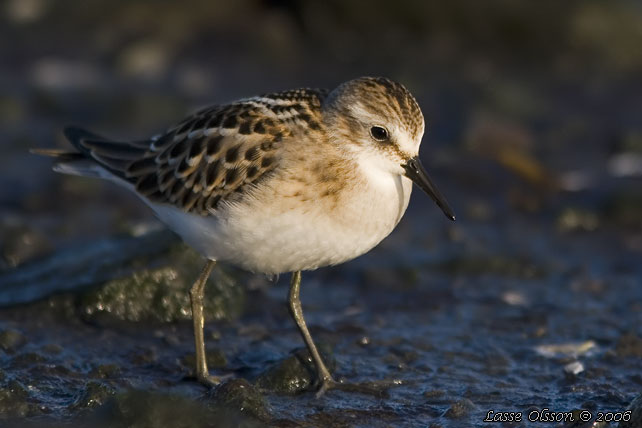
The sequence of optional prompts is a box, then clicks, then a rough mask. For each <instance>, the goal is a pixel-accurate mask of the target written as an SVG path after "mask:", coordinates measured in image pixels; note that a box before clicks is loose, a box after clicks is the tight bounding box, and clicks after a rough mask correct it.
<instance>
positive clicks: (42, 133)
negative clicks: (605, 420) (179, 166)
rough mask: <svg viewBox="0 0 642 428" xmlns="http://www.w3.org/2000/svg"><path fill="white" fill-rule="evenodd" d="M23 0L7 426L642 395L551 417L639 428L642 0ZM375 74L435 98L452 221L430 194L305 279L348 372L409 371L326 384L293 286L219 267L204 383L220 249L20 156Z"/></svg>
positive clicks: (1, 364) (1, 191) (428, 110)
mask: <svg viewBox="0 0 642 428" xmlns="http://www.w3.org/2000/svg"><path fill="white" fill-rule="evenodd" d="M27 3H28V4H31V5H32V6H31V7H32V8H34V9H29V8H27V9H20V7H19V5H20V4H22V2H19V1H9V2H8V3H7V4H8V6H7V7H6V9H5V10H4V13H5V14H6V17H5V18H3V19H5V20H6V21H7V22H6V23H7V25H3V26H2V29H1V30H0V32H2V35H3V37H0V48H2V50H3V58H11V59H12V60H11V61H9V63H8V64H5V65H4V66H3V67H2V68H0V88H2V91H0V124H1V125H2V126H0V144H2V146H1V148H2V156H0V426H2V427H4V426H8V427H13V426H18V427H24V426H27V427H29V426H34V427H36V426H38V427H39V426H92V427H95V426H97V427H116V426H141V427H147V426H149V427H152V426H167V427H194V426H203V427H206V426H214V427H221V426H230V427H231V426H244V427H245V426H247V427H255V426H256V427H259V426H276V427H313V426H314V427H317V426H321V427H325V426H332V427H434V428H436V427H449V428H450V427H453V428H455V427H456V428H460V427H469V426H471V427H481V426H490V425H491V424H490V423H487V422H484V418H485V417H486V416H487V415H488V412H489V411H491V410H492V411H493V412H494V414H497V413H498V412H519V413H520V414H521V415H522V417H523V419H524V421H523V422H516V423H504V424H499V425H498V426H511V427H527V426H538V425H537V424H535V423H532V422H528V421H526V419H527V417H528V415H529V414H531V413H532V412H533V411H537V410H541V409H544V408H548V409H550V410H551V411H554V412H572V411H574V410H577V411H579V410H580V409H584V410H587V411H589V412H590V414H591V416H592V417H593V419H595V417H597V415H598V412H623V411H625V409H626V408H627V407H628V406H631V408H632V415H633V416H632V418H633V419H632V421H633V422H634V424H629V425H626V424H624V423H621V424H619V425H618V423H617V422H616V423H611V424H610V425H605V424H599V423H596V424H592V425H591V423H585V424H581V423H579V424H575V425H572V424H570V423H566V424H562V423H546V422H541V423H540V424H539V425H540V426H564V427H571V426H573V427H581V428H585V427H589V426H592V427H594V428H597V427H604V426H619V427H629V428H630V427H640V426H642V404H641V403H640V401H641V399H640V398H637V401H635V400H636V397H640V391H641V388H642V264H641V263H640V260H641V259H642V221H641V219H642V191H641V189H642V186H641V184H642V163H641V162H640V154H641V153H642V125H641V124H640V122H639V105H640V99H642V88H640V85H639V73H640V71H641V70H642V59H641V58H642V57H640V50H639V46H640V43H642V42H635V40H636V39H635V37H636V34H639V31H637V29H638V28H640V25H639V23H640V22H642V15H640V14H639V12H640V11H639V8H637V7H636V6H634V4H635V3H634V2H610V3H609V6H610V7H609V8H603V7H602V6H601V4H600V3H598V2H584V3H582V2H568V3H565V4H564V5H563V6H561V3H557V2H552V3H551V4H555V7H551V6H547V7H542V8H540V7H539V5H540V4H542V3H538V6H537V8H535V9H536V10H535V9H533V8H534V6H531V3H529V2H513V5H514V6H512V7H511V8H508V7H506V4H505V3H501V7H498V8H495V9H493V8H492V7H490V8H482V9H484V10H481V9H479V7H480V6H477V3H476V2H473V1H465V0H464V1H460V2H451V3H452V5H453V6H443V5H445V3H443V4H442V6H439V5H440V4H441V3H434V4H433V3H425V4H426V6H425V9H422V8H419V9H416V8H417V7H418V6H417V5H414V6H413V5H411V4H410V3H404V2H394V4H393V3H390V5H393V6H390V5H383V4H377V8H381V11H380V12H379V13H376V12H377V10H379V9H377V8H373V9H372V10H370V11H363V10H362V9H359V8H357V9H358V10H355V9H353V8H352V6H350V5H349V4H346V5H345V6H344V9H341V10H339V9H340V8H335V9H336V10H334V12H332V11H330V12H328V11H325V12H321V11H320V10H317V9H315V6H314V5H313V3H311V2H301V3H300V4H299V3H296V4H295V3H291V4H290V3H289V2H253V3H251V4H250V3H243V4H241V5H240V6H238V8H237V9H233V8H230V9H228V8H223V7H219V8H211V7H210V6H211V5H210V3H211V2H209V1H207V2H203V4H201V2H200V1H199V0H194V1H193V2H191V3H190V5H192V6H194V7H187V8H181V9H176V6H174V5H172V3H171V2H158V4H157V10H155V11H154V13H153V14H149V13H146V12H145V10H146V9H145V7H147V6H144V5H143V6H141V4H142V3H139V2H135V1H128V2H102V1H97V2H96V5H97V6H96V7H91V8H88V9H87V8H86V9H83V10H80V9H78V10H76V9H75V8H71V7H69V6H65V5H63V4H62V3H61V4H60V5H54V3H51V2H41V1H38V0H36V1H31V2H24V4H27ZM286 3H287V4H286ZM451 3H448V4H449V5H450V4H451ZM199 5H200V6H199ZM203 5H205V6H207V7H205V6H203ZM98 6H100V7H98ZM219 6H220V5H219ZM38 7H41V8H42V9H38ZM389 7H392V8H393V9H394V10H388V9H387V8H389ZM89 9H91V10H89ZM333 13H334V14H337V16H334V15H332V14H333ZM30 14H31V15H30ZM39 14H40V15H39ZM177 14H178V15H177ZM327 14H330V15H327ZM341 14H344V15H341ZM196 15H199V16H196ZM339 15H341V16H339ZM418 16H421V17H422V22H418V21H417V17H418ZM317 17H320V18H318V19H321V20H323V19H325V18H328V19H327V22H325V21H324V22H323V25H319V22H320V21H319V22H317V21H316V19H317ZM333 17H334V18H336V19H334V21H333V20H331V19H329V18H333ZM197 18H198V19H197ZM424 18H425V19H424ZM351 20H353V21H354V23H355V25H354V26H353V25H352V24H350V25H344V24H342V22H344V23H345V22H352V21H351ZM255 21H256V22H255ZM423 21H426V22H425V23H424V22H423ZM3 22H4V21H3ZM181 22H182V23H183V24H180V23H181ZM248 22H249V23H250V24H251V25H249V24H248ZM479 22H484V23H486V24H487V25H486V26H482V27H480V26H479V25H477V23H479ZM594 22H598V23H600V25H592V24H591V25H587V23H589V24H590V23H594ZM506 23H509V24H510V25H505V24H506ZM63 24H64V25H63ZM179 24H180V25H179ZM254 24H256V25H254ZM248 25H249V27H252V28H249V27H248ZM389 26H390V27H389ZM353 27H354V28H353ZM355 28H356V29H355ZM383 28H388V29H389V30H390V31H383V30H382V29H383ZM435 28H436V29H441V30H440V31H442V33H435V32H434V31H436V30H434V29H435ZM511 29H512V30H511ZM542 29H546V31H542ZM170 30H171V31H170ZM636 31H637V32H636ZM503 32H506V33H505V34H504V33H503ZM384 36H385V37H384ZM520 40H521V42H520ZM15 41H19V42H15ZM516 43H518V44H519V49H516V48H515V46H516ZM221 58H225V61H221ZM329 64H331V65H332V67H330V68H332V70H331V71H327V70H328V68H329ZM326 71H327V72H326ZM362 74H384V75H389V76H391V77H393V78H396V79H398V80H400V81H402V82H403V83H404V84H406V85H408V86H409V87H410V88H411V89H412V91H413V93H414V94H415V95H416V96H417V98H418V100H419V103H420V104H421V106H422V108H423V110H424V114H425V116H426V119H427V124H428V126H427V133H426V137H425V140H424V143H423V145H422V150H421V155H422V158H423V161H424V164H425V165H426V167H427V169H428V170H429V172H430V173H431V176H432V177H433V179H434V180H435V182H436V183H437V184H438V185H439V187H440V189H441V190H442V193H444V194H445V195H446V196H447V197H448V199H449V201H450V203H451V205H453V207H454V208H455V210H456V212H457V214H458V220H457V222H456V223H451V222H449V221H448V220H446V219H444V218H443V215H442V214H441V213H440V212H439V210H438V209H437V208H436V207H435V206H434V204H433V203H432V202H431V201H430V200H429V199H428V198H427V197H426V196H425V195H423V194H421V193H420V192H419V191H416V192H415V194H414V195H413V197H412V200H411V205H410V208H409V210H408V213H407V214H406V216H405V217H404V219H403V220H402V222H401V223H400V225H399V227H398V228H397V230H395V232H394V233H393V234H392V235H391V236H390V237H388V238H387V239H386V240H385V241H384V242H383V243H382V244H381V245H380V246H378V247H377V248H376V249H374V250H373V251H372V252H370V253H369V254H367V255H365V256H363V257H361V258H359V259H357V260H354V261H352V262H349V263H346V264H344V265H341V266H337V267H332V268H325V269H320V270H318V271H315V272H306V273H304V274H303V284H302V300H303V306H304V312H305V315H306V319H307V321H308V325H309V326H310V330H311V332H312V335H313V337H314V338H315V340H316V341H317V343H318V344H319V346H320V349H321V350H322V352H323V354H324V357H325V358H326V361H328V363H329V366H330V367H331V369H332V370H333V373H334V375H335V377H336V378H337V379H341V380H343V381H345V382H358V383H361V382H376V381H380V382H382V383H386V384H389V385H392V386H391V387H389V388H388V389H387V390H386V391H385V393H384V392H382V393H380V394H374V395H368V394H359V393H354V392H346V391H339V390H336V391H329V392H328V393H327V394H325V395H324V396H322V397H320V398H316V397H315V394H314V391H311V390H310V385H311V384H312V383H313V381H314V379H313V378H312V373H313V372H312V366H311V364H310V361H309V357H308V356H307V354H306V352H305V350H304V349H303V344H302V341H301V339H300V337H299V335H298V333H297V331H296V328H295V326H294V323H293V322H292V320H291V319H290V317H289V314H288V311H287V308H286V304H285V297H286V295H287V288H288V281H289V276H288V275H283V276H282V277H281V278H279V280H278V281H277V282H276V283H274V282H271V281H270V280H268V279H266V278H264V277H262V276H260V275H251V274H248V273H246V272H242V271H239V270H237V269H234V268H233V267H230V266H221V267H220V268H217V270H216V271H215V274H214V275H213V278H212V280H211V281H210V283H209V284H208V288H207V292H208V294H207V298H206V317H207V319H208V323H207V325H206V341H207V346H208V359H209V363H210V367H211V368H212V371H213V372H214V373H215V374H218V375H221V376H226V375H229V378H227V379H226V381H225V382H224V384H223V385H222V386H221V387H220V388H217V389H215V390H212V391H209V390H207V389H206V388H205V387H203V386H201V385H199V384H198V383H197V382H195V380H194V378H193V373H192V365H193V359H194V357H193V339H192V330H191V322H190V310H189V298H188V294H187V290H188V288H189V286H190V283H191V282H192V281H193V280H194V278H195V277H196V276H197V275H198V272H199V270H200V268H201V266H200V264H201V263H202V262H201V260H200V259H199V257H198V256H197V255H196V254H194V253H193V252H192V251H191V250H189V249H187V248H186V247H184V246H183V245H182V244H181V243H179V242H178V240H177V239H176V237H175V236H174V235H173V234H172V233H171V232H168V231H166V230H164V229H163V228H162V226H160V225H158V224H157V223H154V221H153V220H152V217H151V214H150V212H149V211H148V210H147V209H146V208H145V207H144V206H143V205H142V204H141V203H140V202H139V201H138V200H137V199H136V198H135V197H133V196H131V195H128V194H127V193H126V192H124V191H123V190H122V189H118V188H116V187H115V186H113V185H110V184H109V183H101V182H96V181H92V180H84V179H79V178H76V177H63V176H59V175H56V174H53V173H52V172H51V170H50V166H51V164H50V162H49V160H48V159H42V158H38V157H34V156H31V155H29V154H28V153H27V149H28V148H29V147H34V146H41V147H54V146H55V147H67V146H66V145H65V144H66V143H64V142H63V141H62V138H61V136H60V129H61V128H62V127H63V126H64V125H67V124H69V123H78V124H81V125H84V126H87V127H89V128H95V129H97V130H98V131H100V132H103V131H111V132H112V134H111V135H114V136H115V137H120V136H123V137H127V138H129V137H132V138H138V137H142V136H147V135H151V134H152V133H155V132H158V131H159V130H162V129H164V128H165V127H166V126H167V125H168V124H170V123H172V122H174V121H176V120H178V119H179V118H180V117H181V116H182V115H183V114H185V113H186V112H188V111H192V110H194V109H195V108H196V107H198V106H201V105H203V104H206V103H211V102H222V101H226V100H230V99H235V98H238V97H243V96H248V95H253V94H255V93H260V92H264V91H266V90H272V89H282V88H289V87H291V86H299V85H300V86H323V85H326V86H332V85H335V84H336V83H337V82H339V81H343V80H346V79H349V78H352V77H355V76H357V75H362ZM107 134H109V132H107ZM379 385H381V383H379ZM573 417H579V412H576V413H573ZM635 424H637V425H635Z"/></svg>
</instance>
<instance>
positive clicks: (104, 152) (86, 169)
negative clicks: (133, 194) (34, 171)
mask: <svg viewBox="0 0 642 428" xmlns="http://www.w3.org/2000/svg"><path fill="white" fill-rule="evenodd" d="M63 132H64V135H65V137H67V139H68V140H69V142H70V143H71V144H72V145H73V146H74V148H76V149H77V151H69V150H59V149H31V150H30V151H31V153H34V154H37V155H43V156H49V157H53V158H54V159H55V160H56V164H55V165H54V167H53V169H54V171H56V172H60V173H63V174H71V175H81V176H85V177H96V178H107V179H114V178H121V179H124V178H125V172H126V169H127V166H129V164H131V163H132V162H133V161H134V160H137V159H140V158H142V157H143V156H144V154H145V152H146V151H147V149H148V147H149V146H148V144H149V143H148V142H132V143H124V142H115V141H111V140H109V139H107V138H104V137H101V136H99V135H96V134H94V133H93V132H90V131H86V130H84V129H81V128H76V127H67V128H65V129H64V131H63Z"/></svg>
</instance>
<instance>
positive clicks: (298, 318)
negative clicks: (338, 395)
mask: <svg viewBox="0 0 642 428" xmlns="http://www.w3.org/2000/svg"><path fill="white" fill-rule="evenodd" d="M300 289H301V271H297V272H293V273H292V279H291V280H290V293H289V294H288V305H289V308H290V314H291V315H292V318H294V322H296V325H297V327H299V331H300V332H301V336H303V341H304V342H305V345H306V346H307V347H308V351H310V355H312V360H313V361H314V365H315V367H316V369H317V382H318V383H319V386H320V388H319V392H318V393H317V396H319V395H321V394H323V393H324V392H325V391H326V390H328V389H329V388H332V387H333V386H335V385H336V384H337V382H335V380H334V379H332V375H331V374H330V371H328V369H327V367H326V366H325V364H324V363H323V360H322V359H321V355H320V354H319V351H318V350H317V347H316V345H315V344H314V341H313V340H312V336H310V332H309V331H308V327H307V326H306V325H305V319H303V310H302V309H301V300H300V299H299V292H300Z"/></svg>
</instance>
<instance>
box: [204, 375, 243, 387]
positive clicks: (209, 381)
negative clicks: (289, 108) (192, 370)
mask: <svg viewBox="0 0 642 428" xmlns="http://www.w3.org/2000/svg"><path fill="white" fill-rule="evenodd" d="M233 377H234V375H232V374H227V375H224V376H214V375H211V374H209V373H198V374H197V375H196V379H197V380H198V381H199V383H201V384H203V385H205V386H207V387H208V388H214V387H215V386H218V385H220V384H221V383H222V382H225V381H226V380H228V379H231V378H233Z"/></svg>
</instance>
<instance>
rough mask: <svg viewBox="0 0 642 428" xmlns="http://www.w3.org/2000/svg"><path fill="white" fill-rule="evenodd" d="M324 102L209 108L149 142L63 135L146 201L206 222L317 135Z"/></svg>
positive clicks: (282, 100)
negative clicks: (293, 147) (283, 155)
mask: <svg viewBox="0 0 642 428" xmlns="http://www.w3.org/2000/svg"><path fill="white" fill-rule="evenodd" d="M322 96H323V93H321V92H318V91H314V90H296V91H288V92H282V93H278V94H271V95H263V96H260V97H255V98H248V99H245V100H241V101H238V102H236V103H233V104H229V105H225V106H214V107H210V108H206V109H203V110H201V111H199V112H197V113H196V114H194V115H192V116H190V117H188V118H187V119H185V120H184V121H183V122H181V123H180V124H178V125H177V126H175V127H173V128H171V129H170V130H168V131H167V132H166V133H164V134H162V135H158V136H156V137H154V138H152V139H150V140H147V141H139V142H127V143H123V142H113V141H109V140H108V139H105V138H103V137H100V136H98V135H95V134H92V133H90V132H88V131H84V130H81V129H79V128H66V129H65V135H66V136H67V138H68V139H69V140H70V141H71V142H72V144H73V145H74V146H75V147H76V148H77V149H78V150H79V151H80V152H81V153H83V154H84V155H85V156H87V157H89V158H91V159H92V160H94V161H95V162H97V163H98V164H99V165H100V166H101V167H103V168H105V169H106V170H108V171H109V172H110V173H112V174H114V175H115V176H117V177H118V178H120V179H123V180H125V181H127V182H129V183H131V184H133V185H134V187H135V189H136V191H137V192H138V193H140V194H141V195H143V196H145V197H146V198H148V199H149V200H151V201H153V202H157V203H167V204H172V205H175V206H177V207H179V208H181V209H183V210H184V211H187V212H192V213H199V214H202V215H209V214H211V213H213V212H214V211H215V210H216V208H217V206H218V204H219V203H221V202H223V201H229V200H230V199H231V198H232V197H233V195H234V194H241V193H242V192H243V190H244V189H245V187H246V186H252V185H256V184H257V183H258V182H259V181H260V180H261V179H263V178H265V177H267V176H268V174H269V173H270V172H271V171H273V170H274V169H275V168H276V166H277V165H278V161H279V155H280V148H281V147H282V145H283V144H284V142H285V141H286V140H288V139H293V137H297V136H298V135H301V134H302V133H305V132H307V130H309V129H315V128H316V129H318V127H319V121H320V110H319V106H320V102H321V97H322Z"/></svg>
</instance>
